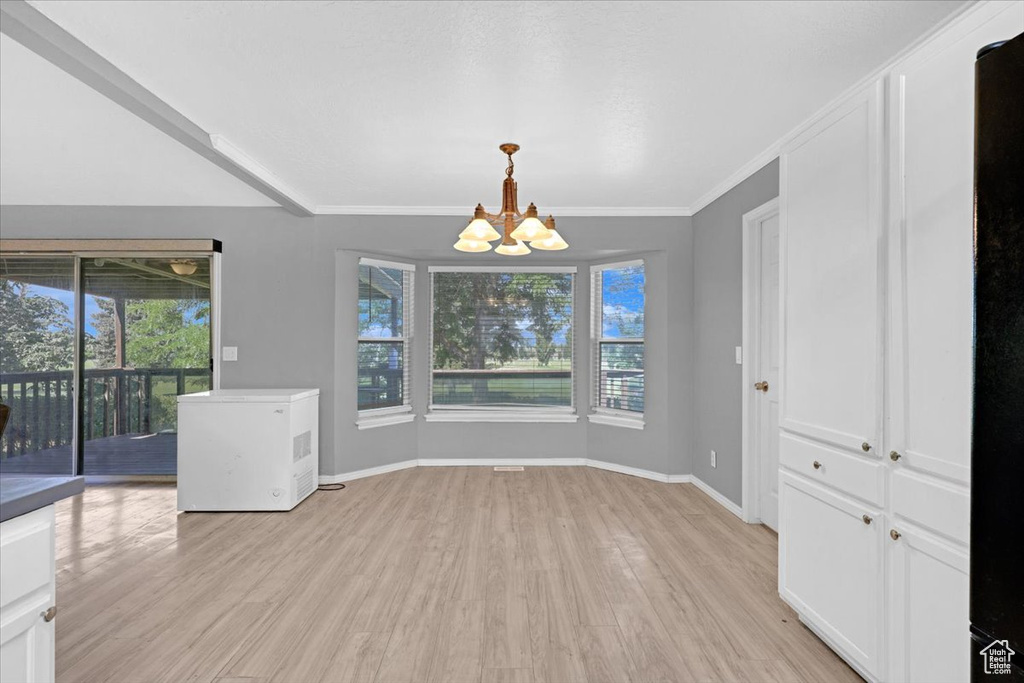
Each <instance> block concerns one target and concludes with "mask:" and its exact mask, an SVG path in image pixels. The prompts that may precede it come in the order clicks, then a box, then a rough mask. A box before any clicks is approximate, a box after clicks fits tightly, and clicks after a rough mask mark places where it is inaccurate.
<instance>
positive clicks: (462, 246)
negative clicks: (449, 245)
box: [455, 238, 491, 254]
mask: <svg viewBox="0 0 1024 683" xmlns="http://www.w3.org/2000/svg"><path fill="white" fill-rule="evenodd" d="M455 248H456V249H458V250H459V251H465V252H467V253H470V254H478V253H480V252H482V251H490V250H491V245H490V244H489V243H488V242H486V241H483V240H468V239H465V238H460V239H459V241H458V242H456V243H455Z"/></svg>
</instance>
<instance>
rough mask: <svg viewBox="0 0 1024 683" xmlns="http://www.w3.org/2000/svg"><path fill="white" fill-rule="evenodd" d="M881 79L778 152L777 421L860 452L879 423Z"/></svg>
mask: <svg viewBox="0 0 1024 683" xmlns="http://www.w3.org/2000/svg"><path fill="white" fill-rule="evenodd" d="M882 102H883V90H882V82H881V81H880V80H879V81H877V82H875V83H873V84H872V85H871V86H869V87H867V88H865V89H864V90H863V91H861V92H860V93H859V94H857V95H856V96H854V97H852V98H851V99H850V100H849V101H848V102H847V103H845V104H844V105H843V106H841V107H839V108H838V109H836V110H835V111H833V112H832V113H830V114H829V115H828V116H826V117H825V118H824V119H822V120H821V121H819V122H818V123H816V124H815V125H813V126H812V127H811V128H810V129H808V130H807V131H805V132H804V133H802V134H801V135H800V136H798V137H797V138H796V139H795V140H793V141H792V142H791V143H788V144H787V145H786V146H785V148H784V149H783V153H782V155H781V160H782V161H781V178H780V184H781V188H780V189H781V194H780V207H781V214H780V218H781V230H780V237H781V240H780V247H781V274H782V282H781V290H782V294H781V299H782V311H781V317H782V359H781V365H782V382H781V384H782V386H781V390H782V394H781V418H782V419H781V420H780V426H781V427H782V428H783V429H786V430H788V431H791V432H795V433H798V434H803V435H805V436H810V437H813V438H816V439H820V440H824V441H827V442H829V443H832V444H835V445H838V446H842V447H845V448H850V449H853V450H856V451H857V452H860V449H861V444H862V443H864V442H867V443H868V444H869V445H870V446H872V447H874V446H875V445H877V443H878V437H879V434H880V431H881V395H882V392H881V381H882V376H881V367H882V364H881V350H882V336H881V335H882V326H881V321H882V317H883V306H882V300H881V298H880V297H881V294H882V287H881V283H880V280H879V278H880V277H881V273H882V270H881V268H880V263H879V258H880V254H881V251H880V249H879V240H880V238H881V234H882V230H881V225H882V205H881V201H880V199H881V196H882V194H881V189H882V187H883V185H882V183H883V177H882V175H883V174H882V164H881V162H882V149H883V148H882V142H883V136H882V115H883V111H882Z"/></svg>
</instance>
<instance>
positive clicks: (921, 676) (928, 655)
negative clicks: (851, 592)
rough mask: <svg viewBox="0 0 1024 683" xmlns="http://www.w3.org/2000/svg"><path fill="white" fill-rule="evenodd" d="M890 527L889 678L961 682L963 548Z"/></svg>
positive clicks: (965, 670)
mask: <svg viewBox="0 0 1024 683" xmlns="http://www.w3.org/2000/svg"><path fill="white" fill-rule="evenodd" d="M896 526H898V529H897V531H896V533H897V534H898V537H897V538H896V539H895V540H892V539H889V542H890V544H891V545H890V555H889V556H890V571H891V573H892V578H893V580H892V583H891V591H890V594H891V596H892V597H891V605H890V631H891V633H892V647H891V648H890V655H889V657H890V675H889V679H890V680H892V681H901V682H902V681H907V682H909V681H928V683H954V682H957V681H967V680H969V679H970V669H969V664H970V662H969V661H968V657H969V656H970V650H969V648H968V647H967V642H966V641H967V639H966V636H965V634H967V633H968V629H969V628H970V621H969V615H968V610H967V607H968V581H967V577H968V573H967V572H968V565H969V562H968V557H967V552H966V550H964V549H960V548H957V547H956V546H954V545H951V544H949V543H944V542H942V541H940V540H938V539H936V538H935V537H934V536H931V535H929V534H927V533H925V532H923V531H921V530H919V529H917V528H915V527H913V526H911V525H908V524H898V525H896ZM896 526H894V527H893V528H896Z"/></svg>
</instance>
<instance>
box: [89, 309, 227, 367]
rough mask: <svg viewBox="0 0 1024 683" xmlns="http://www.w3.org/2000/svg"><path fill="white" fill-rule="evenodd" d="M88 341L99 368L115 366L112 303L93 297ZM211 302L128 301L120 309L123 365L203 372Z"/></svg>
mask: <svg viewBox="0 0 1024 683" xmlns="http://www.w3.org/2000/svg"><path fill="white" fill-rule="evenodd" d="M95 300H96V304H97V306H98V308H99V310H97V311H96V312H94V313H93V314H92V315H91V316H90V321H91V322H92V326H93V328H94V329H95V330H96V334H95V335H94V337H93V338H92V339H91V341H88V342H87V343H88V344H89V349H90V355H91V356H92V358H93V360H95V361H96V363H97V364H98V365H99V366H100V367H114V366H115V365H116V359H115V358H114V355H115V345H114V329H115V325H116V321H115V311H114V302H113V300H112V299H107V298H103V297H96V298H95ZM209 321H210V302H209V301H205V300H201V299H145V300H136V299H129V300H127V301H125V306H124V327H125V330H124V338H125V365H126V366H128V367H132V368H205V367H208V366H209V364H210V327H209Z"/></svg>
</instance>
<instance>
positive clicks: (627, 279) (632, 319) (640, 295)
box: [601, 265, 644, 339]
mask: <svg viewBox="0 0 1024 683" xmlns="http://www.w3.org/2000/svg"><path fill="white" fill-rule="evenodd" d="M601 303H602V309H601V336H602V337H604V338H606V339H622V338H642V337H643V336H644V267H643V266H642V265H637V266H629V267H628V268H613V269H609V270H603V271H601Z"/></svg>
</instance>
